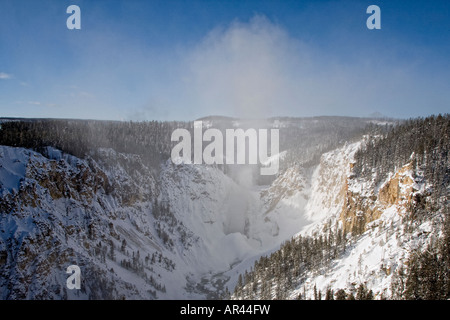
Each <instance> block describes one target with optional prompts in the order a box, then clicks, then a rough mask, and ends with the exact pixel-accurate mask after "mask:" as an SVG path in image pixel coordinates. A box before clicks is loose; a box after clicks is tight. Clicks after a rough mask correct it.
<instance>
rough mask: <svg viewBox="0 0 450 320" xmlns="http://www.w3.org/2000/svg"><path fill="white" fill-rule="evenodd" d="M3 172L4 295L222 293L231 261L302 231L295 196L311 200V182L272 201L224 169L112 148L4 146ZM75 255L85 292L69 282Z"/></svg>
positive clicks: (0, 287) (0, 285) (0, 284)
mask: <svg viewBox="0 0 450 320" xmlns="http://www.w3.org/2000/svg"><path fill="white" fill-rule="evenodd" d="M291 173H292V172H290V171H289V172H287V173H285V176H284V177H286V176H289V175H291ZM0 177H1V179H0V181H1V189H0V191H1V202H0V209H1V212H2V215H1V219H0V235H1V238H0V239H1V241H0V258H1V259H0V275H1V277H0V292H1V297H2V298H3V299H37V298H52V299H60V298H62V299H64V298H71V299H72V298H81V299H87V298H90V299H105V298H106V299H121V298H126V299H153V298H170V299H181V298H218V297H219V296H221V295H222V294H223V290H224V285H225V283H226V282H228V281H229V280H230V278H231V277H232V276H230V275H227V274H224V273H225V272H228V271H230V270H231V269H232V267H234V266H235V265H237V264H239V263H240V262H241V261H243V260H245V259H248V258H252V257H258V256H259V255H260V254H261V253H263V252H266V251H267V250H270V249H274V248H276V247H278V246H279V245H280V244H281V242H282V241H284V240H285V239H286V238H289V237H290V236H292V235H293V234H294V233H295V232H296V230H298V228H299V227H300V226H301V223H302V220H301V218H302V208H301V207H300V208H299V207H298V206H299V204H298V201H293V200H292V199H293V198H295V199H297V198H298V199H303V200H302V201H303V202H301V203H304V202H305V201H306V200H305V199H306V198H305V196H304V195H303V194H302V193H301V192H303V193H304V192H306V185H305V186H302V187H301V188H300V187H298V188H300V190H299V192H300V191H301V192H300V193H298V194H297V193H295V194H293V195H290V200H289V198H288V197H286V195H285V196H283V197H282V198H283V199H282V200H280V199H278V201H277V203H274V201H273V199H271V201H272V203H273V204H271V205H270V208H269V207H267V206H265V205H264V202H263V201H262V200H261V196H260V194H259V191H260V188H257V187H255V188H248V186H242V185H239V184H238V183H236V182H235V181H234V180H233V179H231V178H230V177H229V176H227V175H225V174H224V173H223V172H222V171H220V170H218V169H217V168H213V167H207V166H192V165H176V164H173V163H172V162H171V161H170V160H168V161H167V162H166V163H165V164H164V165H163V166H162V167H161V169H160V171H159V172H158V175H157V176H154V171H152V170H150V169H149V168H148V167H146V166H145V165H144V163H143V161H142V160H141V158H140V157H139V156H137V155H131V154H123V153H117V152H115V151H114V150H112V149H99V150H98V151H97V152H96V160H94V159H92V158H87V159H80V158H77V157H74V156H71V155H67V154H65V153H62V152H61V151H59V150H57V149H54V148H50V147H49V148H46V150H45V152H43V154H40V153H37V152H34V151H31V150H28V149H23V148H13V147H5V146H1V147H0ZM284 179H286V178H284ZM302 179H303V178H302V176H301V175H298V177H297V178H296V181H297V182H301V183H304V181H303V180H302ZM282 180H283V177H280V178H279V181H282ZM280 185H282V183H280ZM273 193H274V192H273V191H272V190H270V192H269V194H273ZM266 200H267V199H266ZM284 201H287V202H286V203H283V202H284ZM302 206H303V205H302ZM288 209H289V210H288ZM72 264H75V265H78V266H80V268H81V271H82V284H83V285H82V289H81V290H79V291H73V290H67V288H66V279H67V277H68V275H67V274H66V273H65V271H66V268H67V267H68V266H69V265H72ZM231 280H232V281H233V279H231Z"/></svg>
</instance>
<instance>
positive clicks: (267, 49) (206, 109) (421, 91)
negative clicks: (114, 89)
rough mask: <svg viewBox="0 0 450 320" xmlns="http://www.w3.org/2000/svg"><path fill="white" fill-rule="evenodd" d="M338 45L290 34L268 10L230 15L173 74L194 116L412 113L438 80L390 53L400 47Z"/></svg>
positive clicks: (419, 106)
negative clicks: (244, 18)
mask: <svg viewBox="0 0 450 320" xmlns="http://www.w3.org/2000/svg"><path fill="white" fill-rule="evenodd" d="M349 41H350V40H349ZM341 45H343V43H342V44H341ZM332 48H333V47H332ZM335 49H336V51H330V50H326V49H324V48H323V47H320V46H319V45H317V44H314V43H311V42H305V41H302V39H300V38H298V37H293V36H292V35H291V34H289V33H288V32H287V31H286V29H284V28H283V27H282V26H280V25H278V24H276V23H273V22H272V21H270V20H269V19H267V18H266V17H265V16H261V15H256V16H254V17H253V18H252V19H250V20H249V21H248V22H241V21H234V22H233V23H231V24H230V25H229V26H228V27H221V28H216V29H214V30H212V31H211V32H210V33H209V34H208V35H207V36H206V37H205V38H204V39H202V41H201V42H200V43H198V44H197V45H195V46H194V47H192V48H190V49H189V50H186V52H185V57H184V59H182V64H181V66H180V68H181V71H180V72H176V73H175V74H176V76H177V77H179V78H180V79H182V81H181V82H182V83H181V86H182V90H179V91H181V92H182V94H180V92H176V95H177V96H180V97H181V98H180V99H179V101H178V102H179V103H180V104H181V105H182V106H183V107H184V108H186V107H187V109H189V112H190V113H186V115H187V118H191V119H192V118H195V117H200V116H205V115H211V114H220V115H227V116H237V117H250V118H263V117H270V116H283V115H287V116H313V115H350V116H367V115H368V114H370V113H371V112H373V110H377V111H379V112H382V113H385V114H387V115H389V116H410V115H411V114H412V111H413V109H414V108H415V109H416V110H421V108H423V105H424V104H425V103H426V97H427V96H428V95H429V94H427V92H430V90H431V89H432V88H433V87H436V85H437V84H438V83H432V82H428V83H425V82H424V81H423V80H420V79H422V77H421V76H420V74H421V71H420V67H419V66H420V61H411V60H409V61H402V60H400V59H393V58H391V56H395V54H393V53H395V52H396V50H398V48H394V47H393V48H388V49H386V50H385V51H384V52H370V51H368V50H367V49H365V48H361V49H358V50H361V51H357V52H356V51H355V52H354V54H352V57H348V56H346V55H345V54H344V52H346V51H345V50H343V51H341V48H335ZM418 62H419V63H418ZM174 83H177V82H176V81H175V80H174V81H172V82H170V84H172V85H173V84H174ZM174 87H175V88H177V89H179V88H178V87H177V86H174ZM430 88H431V89H430ZM433 90H434V91H436V90H437V89H433ZM433 90H431V91H433Z"/></svg>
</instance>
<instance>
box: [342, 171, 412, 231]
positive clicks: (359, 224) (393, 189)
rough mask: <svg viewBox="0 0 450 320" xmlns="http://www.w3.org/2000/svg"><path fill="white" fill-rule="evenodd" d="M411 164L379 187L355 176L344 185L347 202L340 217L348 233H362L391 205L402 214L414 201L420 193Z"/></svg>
mask: <svg viewBox="0 0 450 320" xmlns="http://www.w3.org/2000/svg"><path fill="white" fill-rule="evenodd" d="M412 176H413V168H412V164H411V163H408V164H406V165H405V166H403V167H402V168H400V169H399V170H398V171H397V172H396V173H395V174H394V175H393V177H391V178H390V179H388V180H387V181H386V182H385V183H384V184H383V185H381V186H380V187H379V190H378V192H377V191H376V190H377V188H376V186H373V185H372V184H371V183H366V184H364V183H361V181H355V180H354V179H353V177H352V176H350V177H349V179H348V181H347V182H346V184H345V201H344V205H343V207H342V212H341V214H340V219H341V221H342V224H343V227H344V231H345V232H353V233H362V232H364V231H365V228H366V225H367V224H368V223H370V222H372V221H374V220H376V219H378V218H380V215H381V214H382V213H383V212H384V210H386V209H387V208H388V207H390V206H397V208H398V212H403V211H404V210H405V209H406V208H407V207H408V206H410V205H411V201H413V197H414V193H415V191H417V188H416V186H415V181H414V179H413V177H412Z"/></svg>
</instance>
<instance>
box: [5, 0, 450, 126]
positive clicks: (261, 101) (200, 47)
mask: <svg viewBox="0 0 450 320" xmlns="http://www.w3.org/2000/svg"><path fill="white" fill-rule="evenodd" d="M70 5H78V6H79V8H80V10H81V29H79V30H76V29H75V30H69V29H68V28H67V26H66V21H67V19H68V18H69V17H70V16H71V14H70V13H67V12H66V10H67V8H68V7H69V6H70ZM370 5H377V6H379V8H380V10H381V14H380V18H381V29H372V30H371V29H368V28H367V26H366V20H367V19H368V18H369V17H370V15H371V14H368V13H367V12H366V10H367V8H368V6H370ZM449 87H450V1H447V0H443V1H439V0H437V1H425V0H424V1H401V0H389V1H380V0H370V1H357V0H354V1H301V0H296V1H292V0H289V1H288V0H286V1H283V0H281V1H275V0H270V1H269V0H261V1H255V0H221V1H218V0H202V1H200V0H189V1H181V0H165V1H159V0H150V1H139V0H126V1H125V0H109V1H107V0H95V1H94V0H88V1H81V0H30V1H27V0H0V117H31V118H80V119H103V120H126V121H128V120H133V121H139V120H194V119H198V118H200V117H203V116H208V115H223V116H232V117H245V118H266V117H272V116H292V117H309V116H321V115H337V116H356V117H365V116H369V115H371V114H373V113H375V112H377V113H381V114H383V115H385V116H387V117H393V118H410V117H418V116H427V115H430V114H438V113H448V112H449V111H450V90H449Z"/></svg>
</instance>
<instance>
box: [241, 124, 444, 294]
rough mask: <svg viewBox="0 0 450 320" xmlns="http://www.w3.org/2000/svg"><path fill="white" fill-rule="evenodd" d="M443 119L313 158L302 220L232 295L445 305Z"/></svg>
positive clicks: (248, 271)
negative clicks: (296, 230) (315, 162)
mask: <svg viewBox="0 0 450 320" xmlns="http://www.w3.org/2000/svg"><path fill="white" fill-rule="evenodd" d="M448 120H449V119H448V116H447V117H446V118H445V117H442V116H438V117H431V118H428V119H425V120H422V119H418V120H412V121H410V122H407V123H405V124H404V125H402V126H400V127H398V128H395V129H394V130H393V131H391V132H389V134H388V135H386V136H381V137H380V136H377V135H374V136H372V137H365V138H364V139H363V140H361V141H360V142H357V143H353V144H347V145H345V146H344V147H342V148H339V149H336V150H334V151H331V152H328V153H325V154H323V155H322V157H321V161H320V164H319V166H318V167H317V168H316V169H315V171H314V173H313V174H312V179H311V191H310V195H311V196H310V199H309V201H308V203H307V204H306V206H305V218H306V219H309V220H310V221H312V223H311V224H310V225H308V226H306V227H304V228H302V229H299V231H300V232H299V233H298V234H297V235H296V236H295V237H293V238H292V239H291V240H289V241H286V242H285V243H284V244H283V245H282V246H281V248H280V250H278V251H274V252H270V253H269V254H268V255H265V256H263V257H261V258H260V259H258V260H256V261H255V263H254V264H253V266H251V268H250V265H249V266H247V268H246V270H245V272H244V270H242V274H241V276H240V277H239V280H238V282H237V285H236V287H235V288H234V293H233V295H232V298H235V299H248V298H251V299H254V298H262V299H271V298H277V299H314V300H317V299H319V300H320V299H355V298H356V299H448V297H449V294H450V292H449V291H448V288H449V283H450V271H449V267H450V255H449V252H450V251H449V248H450V218H449V199H448V195H449V192H450V186H449V182H450V179H449V173H450V166H449V159H448V149H449V136H448V128H449V121H448ZM389 153H390V154H391V155H389ZM374 164H382V166H376V165H374ZM389 169H390V170H389ZM293 190H295V189H293Z"/></svg>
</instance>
